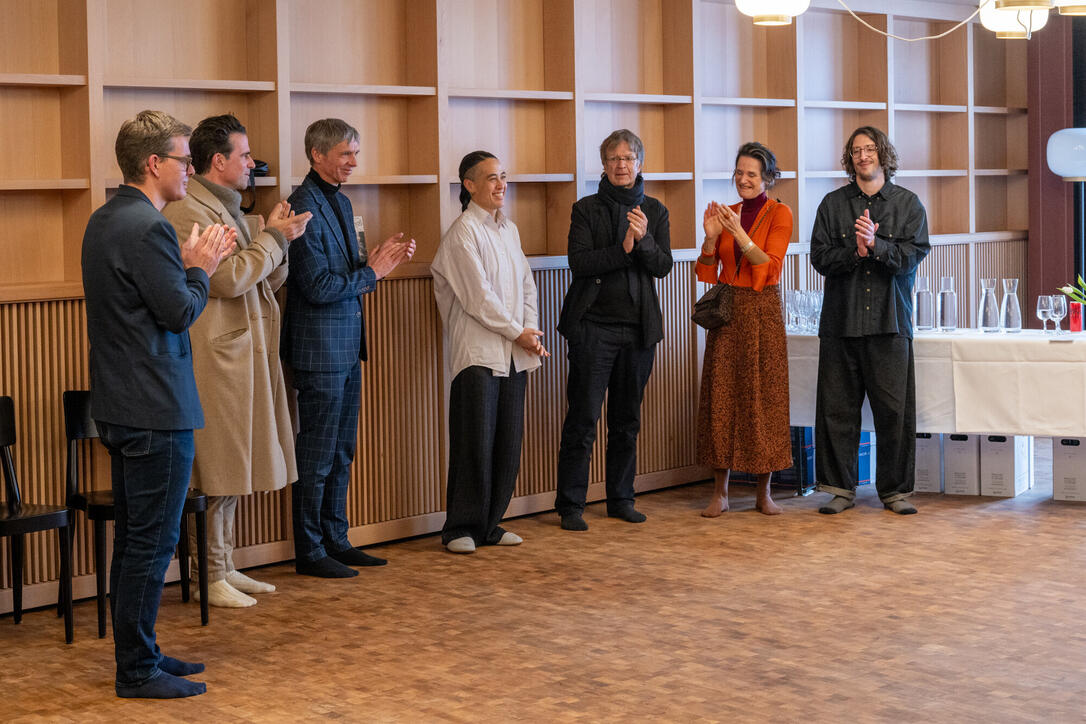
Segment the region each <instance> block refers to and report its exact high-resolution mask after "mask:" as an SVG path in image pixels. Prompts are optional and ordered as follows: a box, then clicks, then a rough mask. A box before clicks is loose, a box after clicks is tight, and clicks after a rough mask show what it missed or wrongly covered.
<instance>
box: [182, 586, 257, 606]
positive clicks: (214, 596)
mask: <svg viewBox="0 0 1086 724" xmlns="http://www.w3.org/2000/svg"><path fill="white" fill-rule="evenodd" d="M192 597H193V598H195V599H196V600H197V601H199V600H200V588H199V587H197V588H196V591H194V592H193V595H192ZM207 604H208V605H209V606H218V607H219V608H248V607H249V606H255V605H256V599H255V598H253V597H252V596H246V595H245V594H244V593H242V592H241V591H239V590H238V589H236V588H234V587H233V586H231V585H230V584H229V583H227V582H226V581H225V580H223V581H212V582H211V583H209V584H207Z"/></svg>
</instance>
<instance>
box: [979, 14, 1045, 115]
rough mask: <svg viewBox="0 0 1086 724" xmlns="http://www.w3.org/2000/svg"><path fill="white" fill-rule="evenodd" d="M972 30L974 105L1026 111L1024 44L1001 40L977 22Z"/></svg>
mask: <svg viewBox="0 0 1086 724" xmlns="http://www.w3.org/2000/svg"><path fill="white" fill-rule="evenodd" d="M971 30H972V32H973V102H974V103H975V104H976V105H977V106H992V107H995V108H1025V107H1026V105H1027V100H1026V66H1027V63H1026V43H1016V42H1013V41H1011V42H1008V41H1006V40H1000V39H999V38H997V37H996V36H995V34H994V33H992V32H990V31H988V30H985V29H984V28H982V27H981V26H980V24H979V23H976V24H973V25H972V26H971ZM1040 42H1044V41H1043V40H1042V41H1040Z"/></svg>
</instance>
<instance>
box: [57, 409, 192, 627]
mask: <svg viewBox="0 0 1086 724" xmlns="http://www.w3.org/2000/svg"><path fill="white" fill-rule="evenodd" d="M63 399H64V430H65V436H66V437H67V439H68V468H67V485H68V507H69V508H71V509H73V510H82V511H83V512H84V513H86V515H87V520H89V521H91V523H93V524H94V570H95V588H96V592H97V598H98V638H103V637H104V636H105V635H106V591H108V590H109V577H108V572H109V566H108V564H107V562H106V521H107V520H113V519H114V517H115V508H114V505H113V491H112V490H92V491H88V492H81V491H80V490H79V457H78V455H79V443H80V442H81V441H83V440H92V439H95V438H97V437H98V427H97V426H96V425H95V424H94V419H93V418H92V417H91V407H90V393H89V392H87V391H86V390H68V391H66V392H65V393H64V395H63ZM189 513H192V514H194V515H195V516H196V559H197V561H199V576H200V584H199V585H200V621H201V623H203V625H204V626H206V625H207V621H208V606H207V496H206V495H204V494H203V493H202V492H200V491H199V490H192V489H190V490H189V491H188V494H187V496H186V498H185V507H184V508H183V510H182V514H181V535H180V537H179V538H178V541H177V562H178V565H179V566H180V569H181V600H182V601H186V602H187V601H188V600H189V535H188V517H189ZM72 531H73V533H72V534H73V535H74V531H75V526H74V525H73V526H72Z"/></svg>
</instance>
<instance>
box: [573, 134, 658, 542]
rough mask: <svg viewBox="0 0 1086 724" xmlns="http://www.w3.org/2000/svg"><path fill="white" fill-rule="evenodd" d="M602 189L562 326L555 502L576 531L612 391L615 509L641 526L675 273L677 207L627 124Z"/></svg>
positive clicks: (603, 151)
mask: <svg viewBox="0 0 1086 724" xmlns="http://www.w3.org/2000/svg"><path fill="white" fill-rule="evenodd" d="M600 159H601V160H602V161H603V169H604V171H603V177H602V178H601V179H600V186H599V192H598V193H596V194H594V195H592V196H586V197H585V198H583V199H581V200H580V201H578V202H577V203H576V204H574V205H573V214H572V218H571V221H570V228H569V268H570V270H571V271H572V272H573V283H572V284H570V287H569V290H568V291H567V292H566V298H565V301H564V302H563V304H562V313H561V317H560V319H559V323H558V331H559V332H560V333H561V334H562V336H564V337H565V338H566V340H567V342H568V343H569V379H568V380H567V385H566V394H567V397H568V401H569V409H568V411H567V412H566V419H565V423H564V424H563V425H562V441H561V447H560V449H559V452H558V495H557V497H556V499H555V508H557V509H558V514H559V515H560V516H561V518H562V528H564V529H566V530H578V531H579V530H588V524H586V523H585V521H584V517H583V514H584V506H585V499H586V497H587V494H588V468H589V463H590V462H591V459H592V446H593V444H594V443H595V441H596V422H597V420H598V419H599V416H600V408H601V407H602V405H603V399H604V394H605V393H609V396H608V404H607V466H606V468H607V473H606V475H607V515H608V516H610V517H613V518H621V519H622V520H626V521H629V522H631V523H641V522H643V521H644V520H645V516H644V515H643V514H642V513H640V512H638V511H637V510H635V509H634V500H633V498H634V474H635V473H636V470H637V434H638V432H640V430H641V400H642V398H643V396H644V391H645V384H646V383H647V382H648V379H649V375H650V374H651V373H652V363H653V358H654V356H655V352H656V343H657V342H659V341H660V340H661V339H663V338H664V323H663V315H662V313H661V311H660V300H659V299H658V298H657V295H656V287H655V284H654V282H655V280H656V279H661V278H663V277H665V276H667V274H668V272H670V271H671V266H672V259H671V234H670V230H669V224H668V212H667V208H666V207H665V206H664V205H663V204H661V203H660V202H659V201H657V200H656V199H654V198H652V197H650V196H645V190H644V180H643V179H642V177H641V173H640V172H641V164H642V163H643V162H644V160H645V149H644V145H643V144H642V143H641V139H640V138H638V137H637V136H636V135H635V134H634V133H632V132H631V131H628V130H626V129H622V130H619V131H615V132H614V133H612V134H611V135H610V136H608V137H607V138H606V139H604V141H603V143H602V144H600Z"/></svg>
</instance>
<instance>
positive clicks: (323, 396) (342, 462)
mask: <svg viewBox="0 0 1086 724" xmlns="http://www.w3.org/2000/svg"><path fill="white" fill-rule="evenodd" d="M294 388H295V389H296V390H298V439H297V441H296V443H295V450H296V453H297V458H298V482H296V483H294V486H293V489H292V491H291V503H292V507H293V520H294V555H295V557H296V558H297V559H298V560H306V561H316V560H320V559H321V558H324V557H325V556H327V555H328V554H329V553H338V552H340V551H345V550H347V549H348V548H350V547H351V542H350V540H349V539H348V538H347V530H348V527H349V526H348V524H347V487H348V485H349V483H350V475H351V463H352V462H353V461H354V453H355V438H356V436H357V435H358V406H359V395H360V394H361V392H362V369H361V366H360V365H359V363H357V362H356V363H355V364H354V366H353V367H351V368H350V369H349V370H346V371H345V372H307V371H305V370H297V369H296V370H294Z"/></svg>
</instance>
